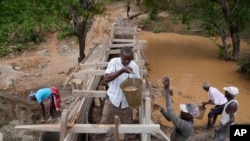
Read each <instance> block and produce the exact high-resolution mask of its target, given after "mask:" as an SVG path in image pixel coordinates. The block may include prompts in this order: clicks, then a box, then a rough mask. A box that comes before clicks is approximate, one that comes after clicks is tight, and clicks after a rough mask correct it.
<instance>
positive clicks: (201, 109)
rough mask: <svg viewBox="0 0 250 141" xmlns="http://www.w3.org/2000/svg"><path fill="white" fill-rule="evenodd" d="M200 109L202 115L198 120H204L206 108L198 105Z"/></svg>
mask: <svg viewBox="0 0 250 141" xmlns="http://www.w3.org/2000/svg"><path fill="white" fill-rule="evenodd" d="M198 107H199V111H200V114H199V116H198V117H197V119H202V118H203V116H204V114H205V112H206V108H205V107H204V106H202V105H198Z"/></svg>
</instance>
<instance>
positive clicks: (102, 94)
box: [72, 90, 107, 97]
mask: <svg viewBox="0 0 250 141" xmlns="http://www.w3.org/2000/svg"><path fill="white" fill-rule="evenodd" d="M106 94H107V91H99V90H98V91H96V90H73V91H72V95H73V96H77V97H106Z"/></svg>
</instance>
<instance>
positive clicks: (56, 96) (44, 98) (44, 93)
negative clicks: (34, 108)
mask: <svg viewBox="0 0 250 141" xmlns="http://www.w3.org/2000/svg"><path fill="white" fill-rule="evenodd" d="M29 99H31V100H36V101H37V103H39V104H40V106H41V110H42V118H41V121H42V122H45V113H46V111H47V110H49V113H50V118H49V120H51V118H52V116H53V115H58V114H59V113H60V107H61V98H60V92H59V90H58V89H57V88H55V87H46V88H41V89H39V90H38V91H37V92H36V93H34V92H31V93H30V94H29ZM44 103H47V104H46V106H45V104H44ZM49 120H48V121H49Z"/></svg>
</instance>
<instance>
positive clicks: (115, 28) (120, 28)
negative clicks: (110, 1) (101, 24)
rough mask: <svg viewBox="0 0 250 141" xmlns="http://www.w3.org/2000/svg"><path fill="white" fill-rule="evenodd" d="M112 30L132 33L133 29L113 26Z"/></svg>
mask: <svg viewBox="0 0 250 141" xmlns="http://www.w3.org/2000/svg"><path fill="white" fill-rule="evenodd" d="M113 29H114V30H126V31H128V30H129V31H134V28H133V27H122V26H114V27H113Z"/></svg>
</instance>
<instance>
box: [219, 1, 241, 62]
mask: <svg viewBox="0 0 250 141" xmlns="http://www.w3.org/2000/svg"><path fill="white" fill-rule="evenodd" d="M221 7H222V11H223V14H224V17H225V20H226V21H227V23H228V25H229V27H228V28H229V32H230V36H231V39H232V45H233V52H232V59H233V60H234V61H236V60H238V59H239V52H240V37H239V34H238V32H239V29H238V26H237V24H236V23H234V22H233V21H232V20H231V14H230V7H229V4H228V1H227V0H222V1H221Z"/></svg>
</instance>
